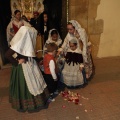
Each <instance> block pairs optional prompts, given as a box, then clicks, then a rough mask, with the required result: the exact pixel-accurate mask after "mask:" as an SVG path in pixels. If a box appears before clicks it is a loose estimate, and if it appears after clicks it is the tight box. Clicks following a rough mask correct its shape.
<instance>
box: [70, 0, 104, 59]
mask: <svg viewBox="0 0 120 120" xmlns="http://www.w3.org/2000/svg"><path fill="white" fill-rule="evenodd" d="M99 4H100V0H69V20H71V19H75V20H77V21H78V22H79V23H80V24H81V26H82V27H83V28H85V30H86V32H87V34H88V37H89V41H91V43H92V56H93V57H94V58H95V57H97V53H98V47H99V42H100V36H101V33H102V32H103V20H101V19H99V20H95V18H96V16H97V8H98V5H99Z"/></svg>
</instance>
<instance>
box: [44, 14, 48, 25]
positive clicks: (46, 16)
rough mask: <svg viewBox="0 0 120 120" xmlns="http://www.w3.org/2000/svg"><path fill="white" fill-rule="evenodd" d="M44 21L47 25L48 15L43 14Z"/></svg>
mask: <svg viewBox="0 0 120 120" xmlns="http://www.w3.org/2000/svg"><path fill="white" fill-rule="evenodd" d="M43 20H44V22H45V23H46V22H47V21H48V15H47V13H44V14H43Z"/></svg>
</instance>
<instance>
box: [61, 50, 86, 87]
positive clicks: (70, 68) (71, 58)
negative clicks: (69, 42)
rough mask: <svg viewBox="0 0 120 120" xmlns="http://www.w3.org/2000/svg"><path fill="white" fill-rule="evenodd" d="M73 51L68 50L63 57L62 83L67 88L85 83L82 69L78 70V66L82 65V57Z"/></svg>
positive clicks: (76, 51)
mask: <svg viewBox="0 0 120 120" xmlns="http://www.w3.org/2000/svg"><path fill="white" fill-rule="evenodd" d="M78 51H79V48H77V49H76V50H75V51H72V50H69V51H68V52H67V54H66V56H65V65H64V68H63V71H62V74H63V82H64V83H65V84H66V85H67V86H68V87H77V86H81V85H84V84H85V83H86V77H85V72H84V69H83V70H82V71H81V70H80V64H83V56H82V54H80V53H78Z"/></svg>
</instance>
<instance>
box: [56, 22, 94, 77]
mask: <svg viewBox="0 0 120 120" xmlns="http://www.w3.org/2000/svg"><path fill="white" fill-rule="evenodd" d="M67 30H68V34H67V36H66V37H65V40H64V42H63V44H62V46H61V48H60V49H59V50H58V51H59V52H58V54H59V53H60V52H61V51H64V52H65V53H66V52H67V51H69V49H70V46H69V41H70V40H71V39H73V37H76V38H77V40H78V42H79V48H80V49H81V51H82V55H83V61H84V64H85V72H86V78H87V79H89V78H90V77H91V76H92V73H93V70H94V69H93V62H92V58H91V54H90V51H89V49H88V45H90V44H88V43H89V42H88V37H87V34H86V31H85V29H84V28H82V27H81V25H80V24H79V23H78V22H77V21H76V20H71V21H69V22H68V24H67Z"/></svg>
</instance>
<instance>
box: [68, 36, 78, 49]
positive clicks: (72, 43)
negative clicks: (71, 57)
mask: <svg viewBox="0 0 120 120" xmlns="http://www.w3.org/2000/svg"><path fill="white" fill-rule="evenodd" d="M69 46H70V49H71V50H73V51H74V50H76V49H77V40H76V39H75V38H74V39H72V40H70V41H69Z"/></svg>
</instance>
